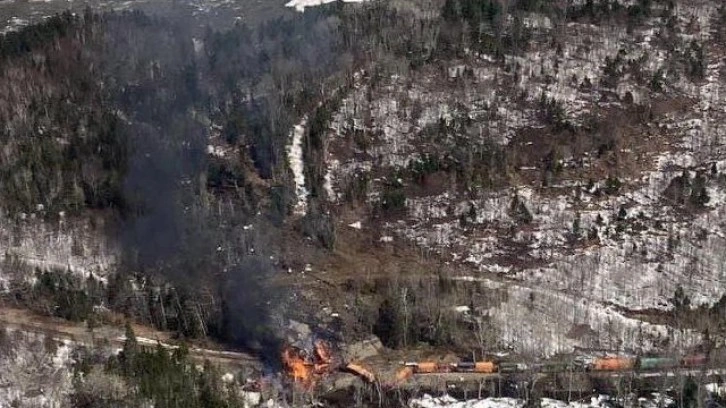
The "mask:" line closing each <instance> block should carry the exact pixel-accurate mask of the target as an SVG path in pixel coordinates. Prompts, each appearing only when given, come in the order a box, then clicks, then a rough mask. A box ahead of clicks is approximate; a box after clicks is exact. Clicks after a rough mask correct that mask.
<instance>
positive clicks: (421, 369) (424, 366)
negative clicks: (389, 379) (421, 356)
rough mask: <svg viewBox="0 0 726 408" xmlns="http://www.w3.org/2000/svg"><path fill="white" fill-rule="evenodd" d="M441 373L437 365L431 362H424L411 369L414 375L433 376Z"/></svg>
mask: <svg viewBox="0 0 726 408" xmlns="http://www.w3.org/2000/svg"><path fill="white" fill-rule="evenodd" d="M441 371H442V370H441V368H440V367H439V364H438V363H436V362H433V361H424V362H421V363H418V364H416V365H415V366H414V367H413V372H414V373H416V374H434V373H440V372H441Z"/></svg>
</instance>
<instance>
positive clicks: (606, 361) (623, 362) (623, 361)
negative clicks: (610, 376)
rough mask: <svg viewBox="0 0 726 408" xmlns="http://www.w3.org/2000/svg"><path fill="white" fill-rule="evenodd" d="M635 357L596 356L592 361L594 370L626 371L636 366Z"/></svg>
mask: <svg viewBox="0 0 726 408" xmlns="http://www.w3.org/2000/svg"><path fill="white" fill-rule="evenodd" d="M635 361H636V360H635V359H634V358H629V357H604V358H596V359H595V360H594V361H593V363H592V369H593V370H594V371H626V370H632V369H633V368H634V367H635Z"/></svg>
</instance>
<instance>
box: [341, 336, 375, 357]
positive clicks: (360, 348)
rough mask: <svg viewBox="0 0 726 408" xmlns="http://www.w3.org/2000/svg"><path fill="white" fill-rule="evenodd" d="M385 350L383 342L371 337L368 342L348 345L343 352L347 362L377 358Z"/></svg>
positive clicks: (363, 341)
mask: <svg viewBox="0 0 726 408" xmlns="http://www.w3.org/2000/svg"><path fill="white" fill-rule="evenodd" d="M381 350H383V344H382V343H381V340H380V339H379V338H378V337H376V336H371V337H370V338H368V339H366V340H362V341H359V342H356V343H351V344H348V345H347V346H346V347H345V348H344V350H343V357H344V358H345V360H346V361H358V360H365V359H367V358H371V357H375V356H377V355H378V354H379V353H380V352H381Z"/></svg>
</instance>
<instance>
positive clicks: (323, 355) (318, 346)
mask: <svg viewBox="0 0 726 408" xmlns="http://www.w3.org/2000/svg"><path fill="white" fill-rule="evenodd" d="M282 362H283V364H284V365H285V369H286V371H287V374H288V375H289V376H290V377H291V378H292V379H293V380H294V381H295V382H296V383H298V384H302V385H304V386H306V387H308V388H311V387H313V386H314V385H315V383H316V382H317V380H319V379H320V378H321V377H323V376H325V375H327V374H328V373H330V372H331V370H332V363H333V353H332V351H331V349H330V345H329V344H328V343H327V342H326V341H323V340H316V341H315V343H314V350H313V353H312V356H310V355H309V354H308V353H306V352H305V351H304V350H301V349H299V348H296V347H292V346H289V347H286V348H285V349H284V350H283V351H282Z"/></svg>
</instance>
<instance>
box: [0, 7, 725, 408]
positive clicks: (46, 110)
mask: <svg viewBox="0 0 726 408" xmlns="http://www.w3.org/2000/svg"><path fill="white" fill-rule="evenodd" d="M230 7H232V6H230ZM177 12H178V13H180V14H185V13H186V9H185V8H183V7H182V8H179V9H178V10H177ZM280 15H281V17H275V18H271V19H267V20H264V21H263V20H260V21H256V22H255V24H248V22H246V21H243V20H244V19H242V18H240V19H237V20H236V21H237V22H236V23H235V24H225V25H224V26H222V25H219V26H218V25H215V24H214V22H215V21H217V20H216V18H217V17H218V16H217V17H214V18H210V19H209V20H204V18H202V17H200V15H199V14H195V13H192V14H191V15H189V16H186V17H188V18H179V17H178V16H176V15H175V14H173V13H168V14H164V13H150V14H146V13H143V12H141V11H122V12H99V11H98V10H96V9H92V8H87V9H86V11H85V12H84V13H80V14H74V13H71V12H67V13H64V14H60V15H56V16H53V17H48V18H45V19H43V20H42V22H40V23H38V24H34V25H29V26H27V27H25V28H22V29H19V30H18V31H9V32H7V33H5V34H4V35H3V36H2V37H0V66H1V67H2V69H0V123H2V124H3V125H4V126H2V127H0V138H1V146H2V150H1V153H0V249H1V251H0V257H2V264H1V266H0V286H1V287H2V294H1V296H2V306H3V307H14V308H20V309H28V310H31V311H33V312H34V313H37V314H39V315H44V316H54V317H58V318H62V319H64V320H67V321H71V322H77V323H78V324H79V325H80V324H82V325H85V326H86V327H87V328H88V329H89V331H93V329H94V328H96V327H105V326H104V325H111V326H114V325H116V326H118V325H119V323H120V322H123V321H128V322H134V323H135V324H140V325H144V326H151V327H154V328H155V329H157V330H159V331H163V332H165V333H172V334H171V335H170V336H172V337H175V338H176V340H179V341H189V342H192V343H194V344H204V343H205V342H210V343H212V342H218V343H222V344H225V345H226V346H227V347H230V348H234V349H236V350H243V351H246V352H251V353H253V354H254V355H255V356H256V357H257V358H259V359H261V360H263V362H264V363H265V367H266V369H267V370H273V371H274V370H278V369H279V363H280V361H279V359H280V348H281V347H282V346H283V345H284V344H287V343H291V342H292V343H294V342H295V341H297V342H299V343H305V342H307V343H309V342H310V341H311V339H309V338H306V336H307V337H310V336H312V335H311V333H314V334H315V335H316V336H321V337H325V338H326V339H329V340H331V341H332V342H333V343H340V344H347V343H351V342H354V341H357V340H360V339H369V338H370V336H376V337H378V338H379V339H380V340H381V342H382V343H383V345H385V347H386V348H387V349H386V350H385V352H386V353H391V354H390V355H391V356H395V357H390V358H391V359H393V358H399V357H400V356H401V355H403V353H406V352H411V353H432V354H433V353H440V354H446V353H449V354H451V355H457V356H471V355H480V356H485V355H497V356H498V355H501V354H502V353H512V355H515V356H524V357H522V358H525V357H526V358H551V357H553V356H559V355H562V354H567V355H571V354H573V353H574V354H576V353H583V354H586V355H590V354H591V353H599V352H607V353H631V354H648V353H650V354H653V353H672V354H676V353H684V352H685V351H687V350H692V349H697V350H711V349H715V348H718V347H719V345H720V344H721V343H723V341H724V339H726V336H724V333H723V327H724V324H726V318H724V315H725V314H726V312H724V303H725V302H726V301H725V300H724V299H726V297H724V295H725V293H726V288H724V286H723V278H724V271H726V268H725V267H724V266H725V265H726V264H725V262H726V257H724V254H726V252H725V251H723V249H724V245H725V244H726V238H725V237H726V231H725V230H724V228H726V227H725V225H726V224H725V223H724V220H725V218H724V207H723V203H724V197H726V182H725V181H724V180H726V178H725V177H724V175H723V174H724V173H723V172H724V166H726V162H725V161H724V158H723V153H724V152H723V146H724V140H726V139H725V138H726V132H724V129H726V128H724V127H723V126H722V125H721V122H722V121H723V120H724V119H725V117H724V112H725V110H724V109H725V108H726V100H725V99H724V97H723V95H724V92H722V91H721V87H722V83H723V79H722V78H723V77H724V76H723V75H724V73H726V71H725V70H724V66H723V58H724V56H726V53H725V52H726V49H724V44H723V40H724V39H726V28H725V27H726V7H725V6H724V5H723V4H720V3H719V2H717V1H709V0H699V1H698V2H697V3H694V4H691V3H687V2H685V1H676V0H635V1H614V0H602V1H600V0H586V1H548V0H507V1H504V0H441V1H438V0H434V1H419V0H391V1H372V2H366V3H362V4H345V3H342V2H336V3H331V4H327V5H324V6H319V7H317V6H308V7H307V8H305V11H304V13H292V12H290V13H280ZM227 17H230V16H227ZM226 20H229V18H226ZM191 21H193V22H194V23H193V24H192V23H190V22H191ZM200 21H207V23H208V24H207V26H206V27H205V28H203V29H200V26H199V25H198V23H199V22H200ZM301 338H302V340H301ZM113 341H116V342H119V341H121V340H119V339H118V338H115V339H113ZM124 341H125V346H124V347H125V348H124V350H122V352H121V353H120V354H119V353H112V352H111V351H110V346H108V344H107V345H105V346H104V347H105V348H104V352H103V353H101V352H99V353H98V355H96V356H93V352H89V353H90V354H89V355H90V357H89V356H85V357H84V358H87V359H89V361H88V362H86V361H85V360H84V359H81V358H80V357H79V358H77V359H75V361H76V363H77V364H79V365H78V366H76V367H75V368H74V369H73V370H72V371H73V372H74V373H75V376H76V377H83V376H85V375H91V376H92V377H91V378H95V379H96V380H98V381H106V382H119V381H120V383H122V384H123V386H119V387H120V388H119V390H120V389H126V388H128V387H131V388H133V389H134V391H133V393H131V394H128V395H132V394H133V397H134V398H135V399H133V401H134V403H139V404H141V403H142V402H149V401H154V403H155V404H156V405H154V406H179V405H178V404H181V403H182V401H184V402H185V403H188V406H197V405H201V406H236V405H235V404H238V405H239V404H242V402H241V401H239V400H236V399H235V398H234V395H232V394H229V395H228V394H226V392H227V391H223V388H224V386H223V385H220V384H219V383H218V382H217V377H219V375H218V374H219V373H216V372H215V373H214V374H208V373H209V372H212V371H210V370H212V368H209V370H207V369H201V368H200V369H197V368H196V367H193V364H192V363H191V360H189V358H188V355H187V354H186V351H185V350H184V348H181V349H179V350H178V352H173V353H172V352H170V351H168V350H162V348H161V346H160V348H159V349H158V350H156V351H149V350H147V349H141V348H137V344H136V343H135V340H134V337H133V336H132V333H131V331H129V332H128V334H127V336H126V337H124ZM14 352H17V353H19V355H20V354H22V350H20V351H14ZM104 353H105V354H104ZM397 353H398V354H397ZM107 354H112V356H111V357H109V356H108V355H107ZM54 355H55V354H54ZM59 358H60V357H59ZM64 358H66V359H68V358H70V357H68V356H66V357H64ZM8 361H10V360H8ZM64 361H65V360H64ZM390 361H392V360H390ZM390 361H389V362H390ZM49 364H50V363H49ZM64 364H65V366H64V367H65V370H66V371H69V370H70V369H69V366H68V364H66V363H64ZM84 364H85V365H84ZM377 364H381V363H380V361H379V362H377ZM101 366H103V367H101ZM23 367H25V366H23ZM155 370H156V371H155ZM69 372H70V371H69ZM149 372H154V373H156V374H158V376H160V377H163V378H166V379H167V380H168V381H166V383H165V384H162V383H163V382H158V381H155V380H154V379H152V378H150V377H149V376H147V375H146V374H148V373H149ZM79 373H83V374H79ZM205 373H207V374H205ZM245 375H246V374H245ZM74 378H75V377H74ZM66 379H67V378H65V377H63V378H61V379H60V380H59V381H58V382H57V384H58V387H59V389H63V390H64V391H62V392H61V393H62V394H63V395H64V396H65V397H66V398H71V396H72V397H73V398H77V399H78V400H74V401H75V403H77V404H78V405H82V406H97V405H94V404H95V403H96V402H94V401H95V400H94V398H92V396H93V393H94V391H92V390H90V391H89V390H88V389H87V388H84V387H88V386H89V385H88V383H84V382H83V381H80V380H78V381H77V382H76V383H75V384H74V383H73V382H72V381H65V380H66ZM61 380H62V381H61ZM83 384H85V385H83ZM170 384H172V385H170ZM107 385H108V384H107ZM167 386H168V387H171V388H165V387H167ZM71 388H73V392H71V391H69V390H70V389H71ZM106 388H108V387H106ZM106 391H108V390H106ZM119 392H121V391H119ZM184 392H187V394H185V393H184ZM679 392H680V391H679ZM211 394H215V397H214V398H212V397H211V396H210V395H211ZM124 395H127V394H124V393H121V394H117V395H115V396H113V397H109V398H111V399H112V400H113V401H116V402H118V403H120V401H122V400H123V399H124V398H123V396H124ZM217 397H219V399H215V398H217ZM209 398H211V399H209ZM67 401H71V399H68V400H67ZM109 403H110V404H112V405H113V403H111V402H109ZM84 404H85V405H84ZM175 404H177V405H175ZM205 404H207V405H205ZM214 404H217V405H214ZM225 404H226V405H225ZM128 406H133V404H132V405H128Z"/></svg>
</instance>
